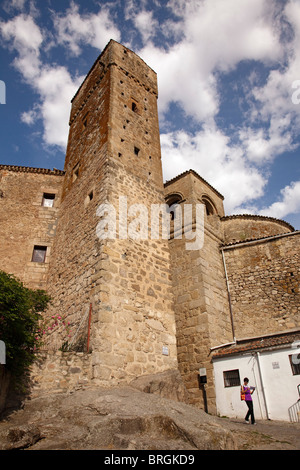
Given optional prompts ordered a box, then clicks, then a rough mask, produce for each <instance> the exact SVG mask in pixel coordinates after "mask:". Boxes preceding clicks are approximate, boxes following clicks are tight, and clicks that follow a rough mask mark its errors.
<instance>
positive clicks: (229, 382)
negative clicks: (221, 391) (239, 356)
mask: <svg viewBox="0 0 300 470" xmlns="http://www.w3.org/2000/svg"><path fill="white" fill-rule="evenodd" d="M223 378H224V387H237V386H239V385H241V380H240V371H239V369H234V370H225V371H224V372H223Z"/></svg>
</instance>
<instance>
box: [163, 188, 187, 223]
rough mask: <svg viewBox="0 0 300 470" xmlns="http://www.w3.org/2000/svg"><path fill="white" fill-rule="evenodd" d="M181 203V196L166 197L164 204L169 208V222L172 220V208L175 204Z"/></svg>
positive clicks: (177, 194)
mask: <svg viewBox="0 0 300 470" xmlns="http://www.w3.org/2000/svg"><path fill="white" fill-rule="evenodd" d="M182 201H183V199H182V196H181V194H179V193H175V194H169V195H168V196H167V197H166V203H167V204H168V206H169V212H170V214H171V220H174V217H175V214H174V206H176V204H180V203H181V202H182Z"/></svg>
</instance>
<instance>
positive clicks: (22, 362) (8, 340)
mask: <svg viewBox="0 0 300 470" xmlns="http://www.w3.org/2000/svg"><path fill="white" fill-rule="evenodd" d="M49 302H50V297H49V296H48V294H47V293H46V292H45V291H43V290H32V289H28V288H26V287H24V285H23V284H22V282H21V281H19V280H18V279H17V278H16V277H14V276H13V275H11V274H7V273H5V272H4V271H1V270H0V339H1V340H2V341H4V343H5V348H6V368H7V370H9V371H10V372H11V374H12V375H13V376H14V377H15V378H18V377H20V376H22V375H23V374H24V373H25V372H26V371H27V370H28V368H29V366H30V364H31V363H32V362H33V361H34V359H35V357H36V353H37V351H38V349H39V346H40V337H39V335H38V329H39V322H40V320H41V317H42V315H41V314H42V312H44V311H45V310H46V308H47V306H48V304H49Z"/></svg>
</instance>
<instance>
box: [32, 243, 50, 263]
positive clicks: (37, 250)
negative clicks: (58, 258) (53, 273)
mask: <svg viewBox="0 0 300 470" xmlns="http://www.w3.org/2000/svg"><path fill="white" fill-rule="evenodd" d="M46 252H47V247H46V246H38V245H35V246H34V248H33V253H32V259H31V261H32V262H33V263H45V259H46Z"/></svg>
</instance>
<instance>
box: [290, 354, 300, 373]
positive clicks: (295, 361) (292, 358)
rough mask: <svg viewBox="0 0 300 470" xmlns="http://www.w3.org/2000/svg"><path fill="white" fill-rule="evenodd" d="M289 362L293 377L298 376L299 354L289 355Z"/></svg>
mask: <svg viewBox="0 0 300 470" xmlns="http://www.w3.org/2000/svg"><path fill="white" fill-rule="evenodd" d="M289 360H290V364H291V368H292V373H293V375H300V354H297V353H295V354H291V355H290V356H289Z"/></svg>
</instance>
